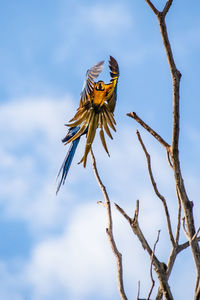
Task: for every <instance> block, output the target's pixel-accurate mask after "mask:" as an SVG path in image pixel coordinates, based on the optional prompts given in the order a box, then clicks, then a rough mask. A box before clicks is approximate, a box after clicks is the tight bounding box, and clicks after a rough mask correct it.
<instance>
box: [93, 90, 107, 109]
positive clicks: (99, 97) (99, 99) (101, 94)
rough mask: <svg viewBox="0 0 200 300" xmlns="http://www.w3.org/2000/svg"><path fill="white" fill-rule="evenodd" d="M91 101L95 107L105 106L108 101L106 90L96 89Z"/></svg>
mask: <svg viewBox="0 0 200 300" xmlns="http://www.w3.org/2000/svg"><path fill="white" fill-rule="evenodd" d="M91 100H92V102H93V104H95V105H100V106H101V105H103V104H104V102H105V100H106V90H104V91H97V90H96V89H94V91H93V93H92V95H91Z"/></svg>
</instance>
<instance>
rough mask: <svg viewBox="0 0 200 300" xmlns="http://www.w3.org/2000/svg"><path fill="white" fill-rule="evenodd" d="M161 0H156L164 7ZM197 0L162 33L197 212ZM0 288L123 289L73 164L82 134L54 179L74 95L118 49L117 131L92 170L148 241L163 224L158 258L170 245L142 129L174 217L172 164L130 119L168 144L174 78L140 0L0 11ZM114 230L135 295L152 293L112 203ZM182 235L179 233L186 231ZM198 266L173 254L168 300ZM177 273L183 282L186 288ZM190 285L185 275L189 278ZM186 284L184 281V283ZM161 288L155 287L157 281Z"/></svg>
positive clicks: (46, 297) (83, 175) (82, 292)
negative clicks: (60, 182)
mask: <svg viewBox="0 0 200 300" xmlns="http://www.w3.org/2000/svg"><path fill="white" fill-rule="evenodd" d="M164 2H165V1H158V0H157V1H155V2H154V3H155V4H157V5H158V8H159V7H160V8H162V7H163V4H164ZM199 9H200V3H199V1H197V0H195V1H193V3H192V4H190V3H189V2H188V1H181V0H176V1H174V4H173V6H172V8H171V10H170V12H169V14H168V16H167V24H168V32H169V37H170V40H171V44H172V48H173V51H174V57H175V60H176V63H177V67H178V68H179V70H180V71H181V73H182V75H183V76H182V79H181V135H180V156H181V163H182V170H183V174H184V179H185V184H186V187H187V189H188V194H189V196H190V197H191V200H192V201H194V203H195V208H196V210H195V216H196V226H197V227H198V226H199V225H200V224H199V222H198V220H199V209H200V207H199V206H200V205H199V201H198V195H199V191H198V187H199V179H200V176H199V168H200V162H199V151H200V134H199V110H200V104H199V99H200V90H199V69H200V59H199V52H200V20H199ZM0 28H1V31H0V41H1V47H0V66H1V76H0V125H1V126H0V139H1V147H0V166H1V167H0V177H1V178H0V228H1V229H0V238H1V245H0V280H1V288H0V298H1V299H4V300H9V299H13V300H21V299H27V300H29V299H30V300H53V299H69V300H90V299H97V300H98V299H105V300H106V299H119V296H118V293H117V289H116V279H115V261H114V258H113V255H112V252H111V250H110V247H109V244H108V241H107V239H106V234H105V227H106V214H105V211H104V209H103V207H101V206H98V205H97V204H96V202H97V201H98V200H102V195H101V192H100V191H99V188H98V186H97V183H96V181H95V178H94V175H93V172H92V168H91V161H90V159H88V164H87V168H86V169H84V168H83V167H82V166H81V165H77V162H78V161H79V160H80V158H81V156H82V152H83V147H84V142H85V139H84V138H83V140H82V141H81V143H80V146H79V149H78V150H77V153H76V156H75V158H74V161H73V165H72V167H71V170H70V173H69V176H68V178H67V180H66V184H65V186H64V187H63V188H62V190H61V191H60V193H59V195H58V196H57V197H56V196H55V190H56V185H55V178H56V175H57V172H58V170H59V167H60V165H61V163H62V161H63V159H64V156H65V153H66V151H67V147H64V146H63V145H62V143H61V138H63V136H64V135H65V133H66V128H65V126H64V124H65V123H66V122H67V121H68V120H69V119H70V118H71V117H72V116H73V114H74V112H75V109H76V108H77V106H78V104H79V96H80V91H81V89H82V85H83V81H84V76H85V73H86V70H87V69H88V68H89V67H91V66H92V65H93V64H95V63H96V62H98V61H100V60H105V67H104V71H103V73H102V77H101V78H103V79H105V80H108V79H109V77H108V67H107V61H108V58H109V55H110V54H111V55H113V56H114V57H115V58H116V59H117V61H118V63H119V67H120V80H119V88H118V102H117V107H116V111H115V118H116V121H117V132H116V133H115V134H114V139H113V141H111V142H110V141H108V146H109V150H110V154H111V157H110V158H108V157H107V155H106V153H105V151H104V150H103V148H102V146H99V145H100V143H99V138H98V136H97V138H96V140H95V143H94V152H95V155H96V159H97V163H98V166H99V171H100V173H101V175H102V180H103V182H104V184H105V185H106V186H107V189H108V192H109V194H110V197H111V201H112V202H116V203H118V204H119V205H121V206H122V207H123V208H124V209H125V210H126V211H127V212H129V213H130V214H133V210H134V208H135V201H136V199H140V206H141V212H140V224H141V227H142V229H143V230H144V232H145V234H146V235H147V238H148V240H149V242H150V244H151V245H153V243H154V241H155V239H156V235H157V230H158V229H161V236H160V242H159V245H158V247H157V251H158V252H157V253H158V257H159V258H160V259H163V260H166V258H167V257H168V254H169V251H170V248H169V246H168V238H167V233H166V229H165V225H166V224H165V219H164V213H163V211H162V207H161V203H160V202H159V200H158V199H157V198H156V197H155V195H154V193H153V191H152V187H151V185H150V182H149V178H148V174H147V170H146V162H145V158H144V154H143V152H142V151H141V148H140V145H139V143H138V140H137V138H136V134H135V131H136V129H140V131H141V134H142V137H143V139H144V142H145V144H146V146H147V148H148V150H149V152H150V153H151V157H152V166H153V171H154V174H155V178H156V180H157V184H158V187H159V189H160V192H162V193H163V194H164V195H165V196H166V198H167V199H168V204H169V209H170V211H171V214H172V221H173V223H174V224H176V223H175V220H176V213H175V209H176V207H177V204H176V198H175V193H174V186H173V174H172V173H171V170H170V169H169V168H168V165H167V162H166V157H165V153H164V151H163V149H161V147H160V145H158V144H157V143H156V142H155V141H154V140H153V139H152V138H151V137H150V136H149V135H148V134H147V133H146V132H144V131H143V130H142V129H141V128H140V127H139V125H137V124H136V123H135V122H134V121H133V120H131V119H130V118H128V117H126V113H128V112H130V111H136V112H137V113H138V115H139V116H141V117H142V118H143V119H144V120H145V121H147V122H148V123H149V124H150V125H151V126H152V127H153V128H154V129H155V130H157V131H158V132H159V133H160V134H161V135H162V136H163V137H164V138H165V139H166V140H167V141H168V142H169V143H170V138H171V119H172V100H171V96H172V91H171V77H170V73H169V68H168V65H167V60H166V57H165V53H164V49H163V45H162V41H161V37H160V33H159V28H158V24H157V20H156V18H155V16H154V15H153V13H152V12H151V10H150V9H149V7H148V6H147V5H146V3H145V1H140V0H135V1H130V0H123V1H113V0H110V1H101V2H99V1H80V0H77V1H72V0H71V1H67V0H66V1H64V0H57V1H52V0H50V1H47V0H44V1H38V0H34V1H33V0H30V1H25V0H21V1H4V2H3V3H2V4H1V11H0ZM113 218H114V229H115V236H116V241H117V244H118V248H119V250H120V251H121V252H122V254H123V257H124V273H125V274H124V276H125V288H126V291H127V295H128V297H129V298H130V299H132V298H135V297H136V294H137V282H138V280H140V281H141V296H144V297H145V296H146V295H147V294H148V291H149V288H150V285H151V282H150V280H149V259H148V257H147V255H146V253H144V252H143V249H142V248H141V246H140V244H139V243H138V241H137V239H136V238H135V237H134V236H133V235H132V233H131V231H130V229H129V227H128V224H126V223H125V222H124V220H123V219H122V218H121V216H120V215H119V214H118V212H116V211H115V209H114V208H113ZM181 240H182V241H185V236H184V235H182V236H181ZM194 280H195V273H194V267H193V261H192V258H191V255H190V252H189V251H185V253H182V254H181V255H180V257H178V259H177V263H176V265H175V268H174V271H173V273H172V278H171V280H170V283H171V288H172V292H173V293H174V297H175V299H191V298H192V295H193V287H194ZM184 282H187V285H186V284H185V286H186V287H187V288H186V289H185V290H184ZM188 282H189V283H190V284H189V283H188ZM189 286H190V288H189ZM154 292H156V288H155V291H154Z"/></svg>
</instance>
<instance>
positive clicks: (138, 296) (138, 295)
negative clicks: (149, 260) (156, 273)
mask: <svg viewBox="0 0 200 300" xmlns="http://www.w3.org/2000/svg"><path fill="white" fill-rule="evenodd" d="M139 298H140V281H138V293H137V299H136V300H139Z"/></svg>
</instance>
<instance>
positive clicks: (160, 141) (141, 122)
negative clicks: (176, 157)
mask: <svg viewBox="0 0 200 300" xmlns="http://www.w3.org/2000/svg"><path fill="white" fill-rule="evenodd" d="M127 116H129V117H131V118H133V119H134V120H135V121H136V122H138V123H139V124H140V125H141V126H142V127H144V128H145V129H146V130H147V131H148V132H149V133H150V134H151V135H152V136H153V137H154V138H156V139H157V141H158V142H159V143H160V144H161V145H163V146H164V147H165V148H166V150H167V151H168V152H169V151H170V145H169V144H168V143H167V142H166V141H165V140H164V139H163V138H162V137H161V136H160V135H159V134H158V133H157V132H156V131H155V130H153V129H152V128H151V127H150V126H149V125H147V124H146V123H145V122H144V121H143V120H142V119H141V118H140V117H138V115H137V114H136V113H135V112H130V113H128V114H127Z"/></svg>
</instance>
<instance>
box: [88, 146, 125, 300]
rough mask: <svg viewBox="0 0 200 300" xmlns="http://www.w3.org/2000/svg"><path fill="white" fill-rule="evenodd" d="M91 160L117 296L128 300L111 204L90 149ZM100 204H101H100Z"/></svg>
mask: <svg viewBox="0 0 200 300" xmlns="http://www.w3.org/2000/svg"><path fill="white" fill-rule="evenodd" d="M90 154H91V158H92V166H93V170H94V174H95V177H96V180H97V182H98V184H99V187H100V189H101V191H102V194H103V196H104V200H105V203H104V206H105V208H106V212H107V220H108V227H107V228H106V233H107V236H108V239H109V242H110V245H111V248H112V251H113V253H114V255H115V258H116V263H117V285H118V290H119V294H120V297H121V299H122V300H127V299H128V298H127V297H126V294H125V290H124V283H123V265H122V254H121V253H120V252H119V250H118V249H117V245H116V243H115V239H114V235H113V221H112V213H111V204H110V199H109V196H108V193H107V191H106V187H105V186H104V185H103V183H102V180H101V178H100V176H99V173H98V170H97V165H96V160H95V157H94V154H93V151H92V149H91V151H90ZM100 204H102V202H101V203H100Z"/></svg>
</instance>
